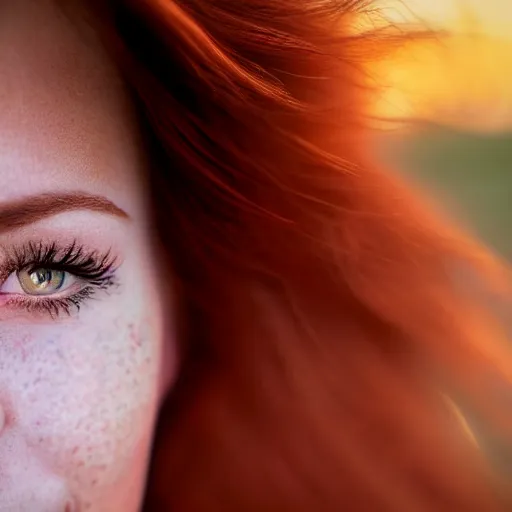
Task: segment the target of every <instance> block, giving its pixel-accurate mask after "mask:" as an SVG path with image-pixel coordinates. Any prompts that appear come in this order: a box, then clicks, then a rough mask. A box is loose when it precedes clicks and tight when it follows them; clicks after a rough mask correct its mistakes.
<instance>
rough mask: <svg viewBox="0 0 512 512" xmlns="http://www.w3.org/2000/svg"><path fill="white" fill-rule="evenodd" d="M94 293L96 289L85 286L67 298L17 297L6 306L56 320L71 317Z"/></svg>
mask: <svg viewBox="0 0 512 512" xmlns="http://www.w3.org/2000/svg"><path fill="white" fill-rule="evenodd" d="M95 293H96V288H95V287H94V286H91V285H86V286H85V287H84V288H82V289H81V290H79V291H78V292H76V293H74V294H73V295H70V296H69V297H59V298H49V297H43V298H34V297H29V296H17V297H13V298H12V299H9V301H7V303H6V305H7V306H16V307H21V308H23V309H24V310H25V311H27V312H28V313H44V314H48V315H49V316H50V317H51V318H57V317H59V316H61V315H62V314H64V315H66V316H71V314H72V313H73V310H75V312H78V311H79V310H80V307H81V305H82V303H83V302H84V301H85V300H88V299H91V298H92V297H93V296H94V294H95Z"/></svg>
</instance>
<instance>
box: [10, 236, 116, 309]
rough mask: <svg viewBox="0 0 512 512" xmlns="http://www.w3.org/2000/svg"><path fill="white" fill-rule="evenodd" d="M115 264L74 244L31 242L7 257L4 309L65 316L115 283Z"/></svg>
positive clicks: (104, 255) (109, 259)
mask: <svg viewBox="0 0 512 512" xmlns="http://www.w3.org/2000/svg"><path fill="white" fill-rule="evenodd" d="M115 263H116V260H115V258H114V257H112V255H111V253H110V251H108V252H106V253H104V254H102V253H99V252H97V251H87V250H86V249H85V247H84V246H81V245H79V244H77V243H76V242H73V243H72V244H70V245H68V246H62V247H59V246H58V245H57V244H55V243H52V244H44V243H42V242H41V243H32V242H31V243H29V244H27V245H25V246H22V247H20V248H17V249H16V250H14V251H13V253H12V255H11V256H10V257H8V260H7V262H6V264H5V268H4V269H3V275H4V276H5V279H4V280H3V282H2V283H1V285H0V297H3V298H4V304H5V305H6V306H9V307H14V308H21V309H24V310H26V311H27V312H29V313H43V314H48V315H49V316H50V317H52V318H56V317H59V316H60V315H62V314H64V315H68V316H69V315H71V314H72V313H73V312H78V311H79V310H80V307H81V306H82V304H84V303H85V302H87V301H88V300H90V299H91V298H92V297H93V296H94V295H95V293H96V292H97V291H99V290H106V289H108V288H110V287H111V286H113V285H114V284H115V272H116V268H115Z"/></svg>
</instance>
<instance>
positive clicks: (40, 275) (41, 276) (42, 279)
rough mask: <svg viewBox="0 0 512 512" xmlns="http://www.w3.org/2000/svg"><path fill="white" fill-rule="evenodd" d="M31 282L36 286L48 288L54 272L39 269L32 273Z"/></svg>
mask: <svg viewBox="0 0 512 512" xmlns="http://www.w3.org/2000/svg"><path fill="white" fill-rule="evenodd" d="M30 280H31V281H32V283H34V285H36V286H43V287H44V286H47V285H48V283H50V282H51V280H52V271H51V270H47V269H38V270H35V271H34V272H32V274H31V275H30Z"/></svg>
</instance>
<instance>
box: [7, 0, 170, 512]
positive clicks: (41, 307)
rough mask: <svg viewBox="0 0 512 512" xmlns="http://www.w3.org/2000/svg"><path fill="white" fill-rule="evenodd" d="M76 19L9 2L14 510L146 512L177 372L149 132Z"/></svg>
mask: <svg viewBox="0 0 512 512" xmlns="http://www.w3.org/2000/svg"><path fill="white" fill-rule="evenodd" d="M75 11H76V12H75ZM75 11H72V12H67V13H66V14H64V13H62V12H61V11H60V10H59V8H58V7H57V6H56V5H55V4H54V2H52V1H50V0H12V1H9V0H8V1H3V2H1V3H0V180H1V182H0V183H1V186H0V283H1V284H0V511H2V512H4V511H5V512H15V511H16V512H25V511H26V512H34V511H38V512H58V511H62V512H64V510H75V507H76V509H78V508H79V509H80V510H92V511H94V512H102V511H106V512H115V511H122V512H129V511H135V510H137V509H138V507H139V504H140V500H141V496H142V493H143V486H144V478H145V473H146V469H147V466H146V463H147V458H148V451H149V446H150V443H151V434H152V429H153V426H154V420H155V414H156V411H157V409H158V404H159V400H160V398H161V394H162V390H163V389H164V388H165V387H166V385H167V384H168V383H169V381H170V380H171V379H172V376H173V363H172V361H173V360H174V358H173V354H172V348H171V350H169V349H168V348H166V349H165V351H164V347H169V346H170V347H173V339H172V338H173V336H172V332H169V331H172V329H169V328H168V327H165V326H164V319H165V324H166V325H169V318H168V317H167V313H166V310H167V307H166V306H167V305H168V304H167V302H168V297H167V296H166V297H164V295H167V294H165V293H164V286H163V285H162V283H161V282H160V277H161V276H160V273H159V271H158V258H157V254H156V251H155V249H154V243H153V240H152V239H151V235H150V233H151V230H150V229H149V228H150V224H151V219H150V216H149V211H148V207H147V199H146V193H147V187H146V185H145V182H144V175H145V169H144V167H145V161H144V158H143V151H142V150H141V148H142V144H141V141H140V137H139V134H138V132H137V124H136V121H135V120H134V116H133V113H132V111H131V108H130V102H129V99H128V96H127V94H126V92H125V90H124V89H123V85H122V82H121V80H120V79H119V78H118V76H117V75H116V72H115V71H114V68H113V66H112V65H111V64H110V63H109V60H108V58H107V57H106V56H105V54H104V53H103V52H102V49H101V46H100V45H99V44H98V42H97V39H96V38H95V36H94V34H93V32H92V31H91V29H90V28H89V27H88V25H87V23H85V22H84V20H83V18H82V16H81V13H79V12H78V10H76V9H75ZM171 325H172V321H171ZM164 352H165V353H164ZM66 507H67V508H66Z"/></svg>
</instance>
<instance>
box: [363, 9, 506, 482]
mask: <svg viewBox="0 0 512 512" xmlns="http://www.w3.org/2000/svg"><path fill="white" fill-rule="evenodd" d="M379 2H380V6H381V7H383V9H384V14H385V18H386V19H387V20H391V21H392V22H396V23H397V25H403V24H405V26H406V28H407V26H408V25H409V24H410V25H409V26H412V27H413V28H417V27H423V28H425V27H426V28H428V29H433V30H436V31H437V30H439V31H441V32H440V33H439V35H437V36H436V38H435V39H430V40H425V39H420V40H418V41H415V42H411V43H408V44H406V45H404V46H403V47H401V48H400V50H399V51H397V52H395V53H393V55H392V56H391V58H389V59H387V60H386V61H384V62H382V63H379V64H378V65H375V66H373V67H371V68H370V72H369V76H370V78H371V80H373V81H374V83H375V85H376V86H377V89H378V94H377V95H376V98H375V104H374V105H373V109H374V111H375V117H376V118H377V120H376V124H377V126H376V127H377V128H378V129H377V130H376V139H377V144H376V149H375V151H378V152H379V153H381V155H383V156H384V157H385V159H387V161H388V162H389V163H390V164H392V166H393V168H397V169H399V170H401V172H403V173H405V174H407V175H409V176H411V177H412V178H413V179H414V180H415V181H419V182H420V184H421V185H423V186H424V187H425V188H426V189H427V190H429V191H431V192H433V195H434V197H436V198H438V199H439V201H440V202H441V203H442V204H443V206H445V207H446V208H447V209H448V210H449V211H450V213H452V215H454V216H455V217H456V218H458V219H459V220H460V221H462V222H463V223H464V224H465V225H466V226H469V227H470V229H471V230H472V231H473V232H474V233H476V234H477V235H478V236H479V237H480V239H482V240H483V241H484V242H486V243H487V244H488V245H489V246H491V247H492V248H493V249H494V250H495V251H497V252H498V253H500V254H501V255H503V256H505V257H506V258H507V259H509V261H512V235H511V231H512V230H511V229H510V227H511V226H512V212H511V209H512V0H379ZM465 415H466V419H468V420H469V422H470V424H471V428H472V430H473V433H474V434H476V437H477V440H478V443H479V444H480V446H481V447H482V448H483V449H484V450H485V451H486V452H487V453H488V454H489V455H490V456H491V458H492V460H493V461H494V462H495V463H496V464H497V465H498V466H499V467H501V468H502V469H503V470H504V471H505V472H506V473H505V474H507V475H510V476H512V446H503V444H502V443H500V442H498V441H497V440H496V439H494V438H493V436H492V435H488V433H486V429H485V426H484V425H482V424H480V422H479V421H478V419H477V418H475V417H474V416H472V415H471V414H470V413H469V411H467V410H466V411H465Z"/></svg>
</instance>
